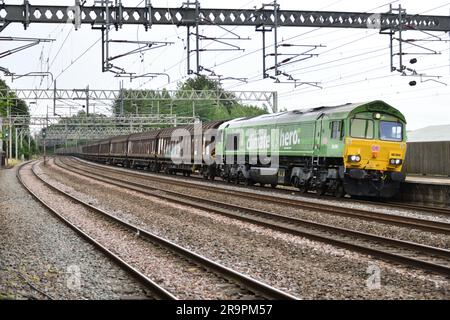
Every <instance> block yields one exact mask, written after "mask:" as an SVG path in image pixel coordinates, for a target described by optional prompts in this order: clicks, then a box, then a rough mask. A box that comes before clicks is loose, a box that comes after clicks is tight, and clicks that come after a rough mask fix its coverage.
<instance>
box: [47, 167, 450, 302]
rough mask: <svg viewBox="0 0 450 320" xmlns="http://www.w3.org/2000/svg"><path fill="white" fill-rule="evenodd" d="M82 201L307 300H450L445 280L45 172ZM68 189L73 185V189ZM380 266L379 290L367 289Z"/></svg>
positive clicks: (56, 171) (72, 176)
mask: <svg viewBox="0 0 450 320" xmlns="http://www.w3.org/2000/svg"><path fill="white" fill-rule="evenodd" d="M44 170H45V171H46V172H47V173H48V174H49V176H51V178H52V179H55V180H56V181H59V183H61V184H63V185H67V187H66V189H67V190H71V192H73V193H74V194H76V195H77V196H80V197H83V198H84V199H86V200H89V201H91V202H92V203H94V204H96V205H98V206H99V207H102V208H105V209H106V210H114V211H115V213H116V214H117V215H118V216H120V217H122V218H123V219H126V220H128V221H131V222H133V223H136V224H139V225H141V226H143V227H145V228H146V229H147V230H149V231H151V232H154V233H156V234H159V235H161V236H163V237H165V238H168V239H171V240H172V241H175V242H177V243H178V244H180V245H182V246H185V247H188V248H190V249H192V250H194V251H196V252H198V253H200V254H202V255H205V256H207V257H209V258H211V259H213V260H216V261H218V262H220V263H222V264H224V265H226V266H229V267H231V268H233V269H236V270H238V271H240V272H243V273H246V274H248V275H250V276H252V277H254V278H256V279H260V280H262V281H264V282H266V283H268V284H270V285H273V286H275V287H277V288H280V289H282V290H286V291H288V292H291V293H293V294H295V295H297V296H300V297H302V298H306V299H308V298H311V299H339V298H353V299H357V298H367V299H381V298H383V299H433V298H435V299H448V298H449V296H450V294H449V290H450V283H449V281H448V279H445V278H444V277H441V276H438V275H434V274H427V273H426V272H423V271H420V270H410V269H408V268H405V267H401V266H396V265H393V264H390V263H386V262H383V261H379V260H376V259H371V258H370V257H368V256H365V255H361V254H356V253H353V252H350V251H347V250H343V249H338V248H336V247H333V246H330V245H326V244H322V243H319V242H314V241H309V240H307V239H304V238H301V237H296V236H292V235H287V234H284V233H280V232H276V231H272V230H269V229H267V228H262V227H257V226H254V225H252V224H249V223H244V222H240V221H237V220H234V219H229V218H225V217H221V216H217V215H214V214H209V213H207V212H204V211H201V210H196V209H192V208H187V207H184V206H180V205H175V204H171V203H168V202H166V201H162V200H159V199H156V198H151V197H147V196H142V195H139V194H137V193H135V192H130V191H126V190H122V189H121V188H118V187H113V186H107V185H105V184H104V183H100V182H96V181H95V180H93V179H88V178H83V177H80V176H78V175H76V174H71V173H68V172H65V171H62V170H60V169H58V168H56V167H48V168H46V169H44ZM69 186H70V187H69ZM371 268H372V269H375V270H376V269H377V268H379V270H380V272H381V274H380V276H381V288H379V289H376V288H375V287H369V286H367V285H366V282H367V280H368V279H369V277H370V274H368V273H367V272H368V269H371Z"/></svg>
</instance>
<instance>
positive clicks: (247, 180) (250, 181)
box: [245, 179, 254, 186]
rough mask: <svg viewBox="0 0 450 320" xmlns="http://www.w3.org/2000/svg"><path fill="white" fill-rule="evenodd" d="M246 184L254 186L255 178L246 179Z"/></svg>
mask: <svg viewBox="0 0 450 320" xmlns="http://www.w3.org/2000/svg"><path fill="white" fill-rule="evenodd" d="M245 185H247V186H253V185H254V183H253V180H252V179H245Z"/></svg>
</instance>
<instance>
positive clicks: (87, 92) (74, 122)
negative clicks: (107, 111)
mask: <svg viewBox="0 0 450 320" xmlns="http://www.w3.org/2000/svg"><path fill="white" fill-rule="evenodd" d="M12 97H14V98H12ZM18 99H21V100H31V101H34V103H36V101H42V102H45V101H52V102H53V103H55V104H54V111H53V116H32V117H28V116H27V117H23V116H11V117H10V118H8V119H5V121H3V126H6V127H8V126H9V127H11V128H13V127H24V126H25V127H28V126H34V127H39V128H47V138H48V139H53V140H73V139H76V140H79V139H80V138H83V139H101V138H106V137H111V136H114V135H122V134H130V133H137V132H142V131H144V130H146V129H147V130H148V129H149V128H155V127H167V126H177V125H183V124H191V123H194V122H195V121H196V119H197V118H196V115H195V106H196V103H198V102H209V103H211V107H212V108H214V107H215V105H219V104H220V103H223V102H226V101H228V102H229V101H233V102H239V103H249V102H251V103H257V102H260V103H265V104H267V105H268V106H270V107H271V108H272V111H273V112H276V111H277V108H278V106H277V93H276V92H266V91H236V92H225V91H213V90H204V91H195V90H192V91H182V90H177V91H171V90H162V91H157V90H124V89H122V90H91V89H89V87H88V88H86V89H56V88H55V89H53V90H52V89H48V90H46V89H8V90H0V101H1V100H16V101H17V100H18ZM76 100H81V101H83V103H85V106H89V104H90V103H91V102H92V101H98V102H101V103H104V104H105V105H107V104H108V103H109V104H110V105H113V104H114V103H119V104H122V110H121V112H120V114H118V115H114V116H98V115H95V113H94V115H91V116H86V117H68V118H63V117H60V116H56V112H55V111H56V108H55V106H56V101H62V102H68V101H76ZM125 101H146V102H149V103H153V102H156V103H157V110H158V113H156V114H151V115H145V116H137V115H136V116H135V115H131V116H130V115H124V112H123V103H124V102H125ZM183 101H184V102H185V101H190V102H192V108H193V113H192V117H179V116H177V115H175V114H173V112H172V110H170V111H169V110H160V108H159V103H160V102H166V104H165V105H166V107H167V105H169V106H173V105H174V104H176V103H177V102H183ZM160 111H161V112H160Z"/></svg>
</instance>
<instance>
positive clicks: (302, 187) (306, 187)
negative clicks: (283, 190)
mask: <svg viewBox="0 0 450 320" xmlns="http://www.w3.org/2000/svg"><path fill="white" fill-rule="evenodd" d="M298 190H299V191H300V193H307V192H308V186H307V185H306V184H304V185H301V186H299V187H298Z"/></svg>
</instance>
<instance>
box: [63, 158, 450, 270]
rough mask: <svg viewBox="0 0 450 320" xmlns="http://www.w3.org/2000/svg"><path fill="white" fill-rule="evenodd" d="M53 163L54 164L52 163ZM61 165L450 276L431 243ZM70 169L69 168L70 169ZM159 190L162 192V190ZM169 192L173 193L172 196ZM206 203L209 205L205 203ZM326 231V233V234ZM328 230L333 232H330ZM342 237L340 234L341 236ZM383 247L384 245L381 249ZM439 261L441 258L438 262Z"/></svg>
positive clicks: (443, 254) (442, 252)
mask: <svg viewBox="0 0 450 320" xmlns="http://www.w3.org/2000/svg"><path fill="white" fill-rule="evenodd" d="M55 164H56V163H55ZM56 165H57V166H59V167H60V168H62V169H64V170H67V171H71V172H74V173H76V174H79V175H81V176H84V177H87V178H91V179H94V180H97V181H101V182H103V183H107V184H110V185H113V186H117V187H121V188H125V189H128V190H132V191H136V192H139V193H142V194H145V195H147V196H151V197H157V198H161V199H165V200H168V201H171V202H176V203H179V204H182V205H188V206H190V207H194V208H197V209H201V210H206V211H208V212H214V213H217V214H220V215H224V216H227V217H231V218H234V219H239V220H242V221H246V222H250V223H253V224H256V225H260V226H263V227H268V228H270V229H274V230H278V231H282V232H286V233H290V234H294V235H297V236H302V237H306V238H310V239H313V240H317V241H321V242H325V243H328V244H334V245H337V246H339V247H342V248H346V249H350V250H353V251H358V252H362V253H364V254H370V255H374V256H377V257H380V258H383V259H386V260H390V261H395V262H400V263H403V264H406V265H413V266H416V267H419V268H423V269H427V270H431V271H434V272H438V273H441V274H444V275H446V276H449V275H450V261H449V258H450V250H446V249H441V248H436V247H432V246H427V245H423V244H417V243H413V242H409V241H403V240H396V239H392V238H386V237H382V236H377V235H373V234H369V233H363V232H358V231H354V230H350V229H345V228H340V227H335V226H331V225H327V224H321V223H316V222H312V221H308V220H303V219H298V218H292V217H287V216H283V215H279V214H274V213H270V212H266V211H262V210H256V209H252V208H245V207H243V206H236V205H230V204H228V203H224V202H218V201H214V200H208V199H204V198H200V197H195V196H189V195H186V194H180V193H177V192H174V191H171V190H168V189H159V188H153V187H150V186H148V185H143V184H139V183H135V182H130V181H124V180H121V179H118V178H113V177H111V176H105V175H102V174H97V173H93V172H90V174H89V173H86V172H89V171H86V170H83V169H79V168H74V167H73V166H70V165H67V164H64V166H61V165H60V164H56ZM71 168H72V169H71ZM161 191H162V192H161ZM171 195H172V196H171ZM182 198H185V199H184V200H183V199H182ZM205 202H206V203H209V205H208V204H205ZM299 225H300V226H302V225H303V226H306V228H305V227H303V228H299V227H298V226H299ZM311 228H315V229H319V230H322V232H320V231H319V232H315V233H313V232H311ZM327 233H328V234H327ZM330 233H331V234H332V235H330ZM336 233H338V234H341V235H344V237H345V236H347V237H353V238H356V239H353V240H352V241H349V240H348V239H346V240H342V239H339V238H336ZM341 238H342V236H341ZM358 239H365V240H366V241H370V242H371V244H367V243H366V244H365V245H361V244H358V243H355V241H356V242H357V241H358ZM380 243H384V244H385V245H386V244H388V245H389V246H392V247H393V248H394V249H392V248H391V251H392V252H388V251H386V250H380V249H376V248H375V247H374V244H375V246H376V244H380ZM399 248H403V249H407V250H414V251H415V252H416V253H414V254H415V255H417V252H420V254H424V252H426V253H429V254H431V255H433V256H432V257H429V256H427V258H431V259H436V256H439V257H440V258H441V259H444V260H445V264H438V263H435V262H430V261H425V260H423V259H417V258H414V257H411V256H410V255H411V252H409V254H403V255H402V254H399V253H397V252H396V250H398V249H399ZM384 249H386V247H385V248H384ZM441 262H442V261H441Z"/></svg>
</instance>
